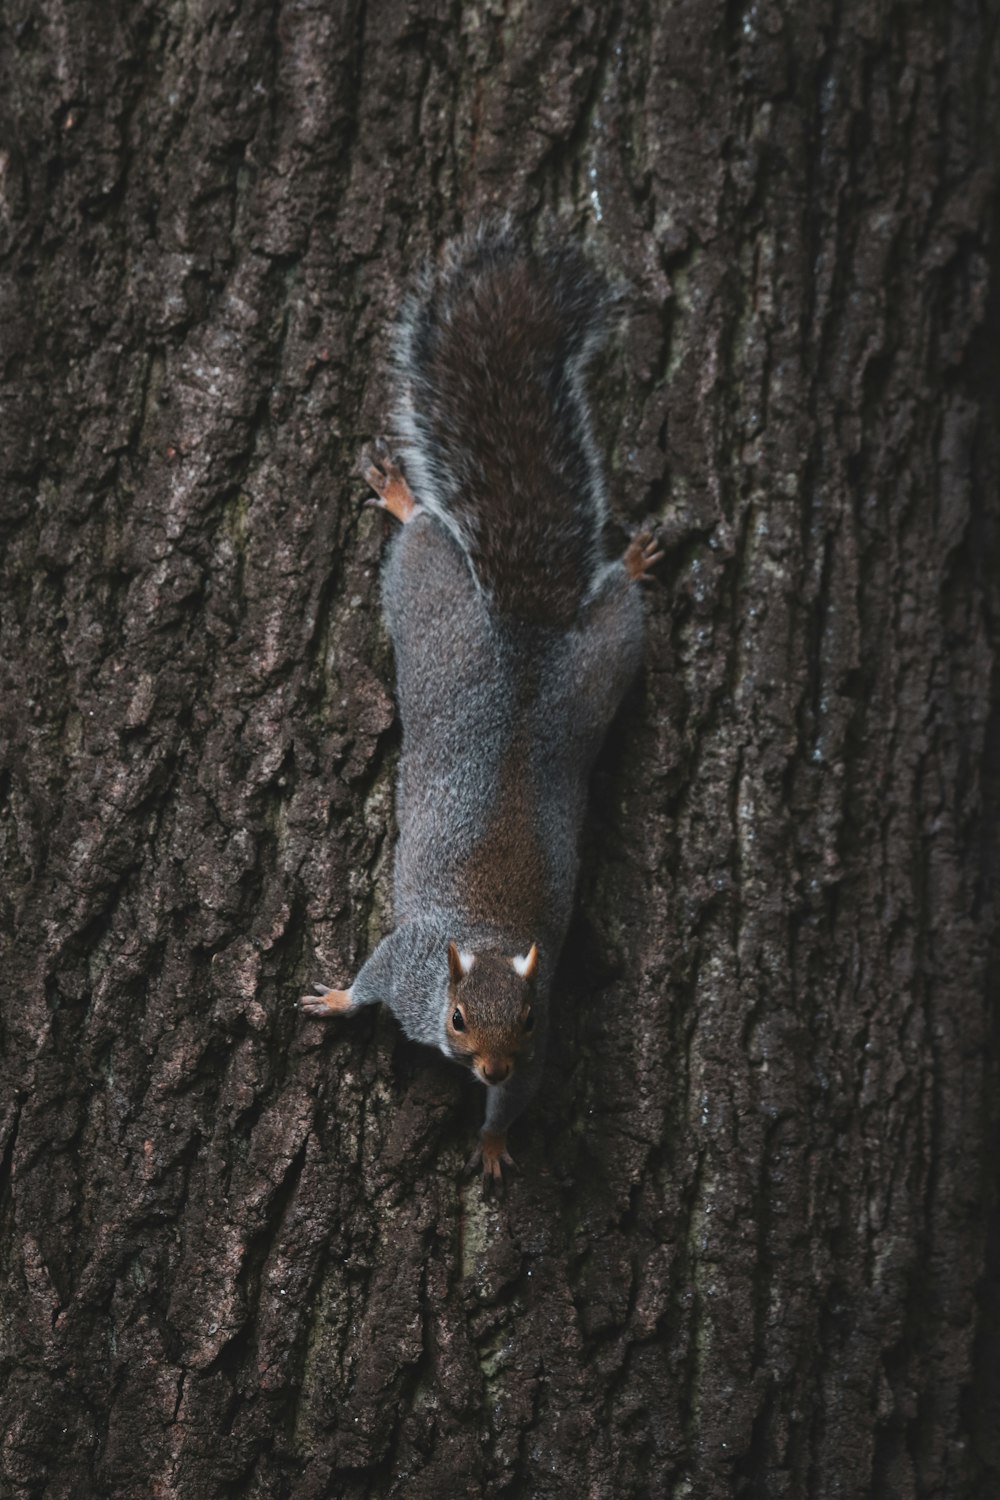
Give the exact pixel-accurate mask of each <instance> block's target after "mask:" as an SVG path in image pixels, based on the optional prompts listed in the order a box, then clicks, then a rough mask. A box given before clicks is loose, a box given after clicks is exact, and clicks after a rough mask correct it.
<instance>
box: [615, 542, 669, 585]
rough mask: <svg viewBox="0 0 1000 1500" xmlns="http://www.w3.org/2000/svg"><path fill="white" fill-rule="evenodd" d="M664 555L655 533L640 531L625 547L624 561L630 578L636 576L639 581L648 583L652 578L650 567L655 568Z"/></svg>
mask: <svg viewBox="0 0 1000 1500" xmlns="http://www.w3.org/2000/svg"><path fill="white" fill-rule="evenodd" d="M662 557H663V553H662V552H661V551H659V549H658V547H657V543H656V538H655V536H654V535H653V533H652V532H651V531H640V532H639V535H638V536H634V537H633V538H632V540H631V541H630V542H629V544H628V546H627V547H626V548H625V556H624V557H623V558H622V562H623V563H624V564H625V571H626V572H627V573H628V576H629V577H630V578H634V579H635V581H636V582H637V583H648V582H649V581H650V578H651V573H650V569H651V568H655V567H656V564H657V563H658V562H659V561H660V559H661V558H662Z"/></svg>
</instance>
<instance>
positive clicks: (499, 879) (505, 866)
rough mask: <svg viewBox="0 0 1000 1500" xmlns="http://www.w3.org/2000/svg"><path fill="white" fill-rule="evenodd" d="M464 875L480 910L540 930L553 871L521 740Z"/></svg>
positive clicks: (500, 921)
mask: <svg viewBox="0 0 1000 1500" xmlns="http://www.w3.org/2000/svg"><path fill="white" fill-rule="evenodd" d="M458 881H459V889H460V890H461V892H462V895H463V898H464V900H465V902H466V905H467V908H468V910H469V911H471V912H473V913H474V914H476V915H479V914H480V913H482V914H483V915H485V916H488V918H489V920H490V922H491V923H495V924H496V925H497V926H498V927H501V928H503V929H504V931H506V932H515V933H518V934H522V935H523V937H524V938H525V939H526V940H528V941H530V940H532V939H533V937H534V934H535V933H537V932H538V931H539V930H540V928H541V926H542V922H543V919H544V916H545V913H546V911H547V910H548V908H549V904H550V890H549V877H548V871H547V868H546V864H545V853H544V850H543V849H542V845H541V840H540V839H539V837H538V831H537V813H536V810H535V788H534V786H533V778H532V774H531V768H530V761H529V759H528V756H527V755H526V754H525V752H524V749H523V747H522V746H521V744H520V743H519V742H518V741H516V740H515V742H514V744H513V745H512V746H511V748H510V750H509V751H508V753H507V755H506V757H505V758H504V761H503V764H502V766H501V768H500V777H499V782H498V785H497V790H496V796H495V798H494V802H493V808H492V811H491V815H490V820H489V822H488V824H487V827H486V831H485V833H484V835H483V837H482V839H480V840H479V842H478V843H477V845H476V847H475V848H474V849H473V851H472V854H471V856H470V857H469V859H468V860H467V861H466V863H465V865H464V867H463V868H462V869H461V870H460V871H459V874H458ZM511 956H513V955H511ZM473 972H475V970H473ZM515 978H517V976H516V975H515Z"/></svg>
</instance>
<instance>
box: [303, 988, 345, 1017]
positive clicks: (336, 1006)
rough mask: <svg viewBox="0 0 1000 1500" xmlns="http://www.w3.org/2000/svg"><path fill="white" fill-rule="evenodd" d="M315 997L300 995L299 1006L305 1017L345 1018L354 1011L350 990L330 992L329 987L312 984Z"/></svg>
mask: <svg viewBox="0 0 1000 1500" xmlns="http://www.w3.org/2000/svg"><path fill="white" fill-rule="evenodd" d="M313 989H314V990H315V991H316V993H315V995H302V996H301V997H300V999H299V1005H300V1006H301V1008H302V1010H303V1011H304V1012H305V1014H306V1015H307V1016H321V1017H327V1016H346V1015H347V1014H348V1013H349V1012H350V1011H352V1010H353V1009H354V1003H353V1001H352V1000H351V992H350V990H331V989H330V987H329V985H326V984H314V985H313Z"/></svg>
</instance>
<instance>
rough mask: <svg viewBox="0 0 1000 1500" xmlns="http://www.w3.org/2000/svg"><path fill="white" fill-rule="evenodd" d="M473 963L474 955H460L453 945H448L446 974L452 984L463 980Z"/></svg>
mask: <svg viewBox="0 0 1000 1500" xmlns="http://www.w3.org/2000/svg"><path fill="white" fill-rule="evenodd" d="M475 961H476V955H475V954H474V953H460V952H459V951H458V949H457V948H456V947H455V944H454V943H449V944H448V973H449V974H450V975H451V981H452V983H453V984H457V983H458V981H459V980H460V979H464V978H465V976H466V974H468V972H469V970H470V969H471V968H472V965H473V964H474V963H475Z"/></svg>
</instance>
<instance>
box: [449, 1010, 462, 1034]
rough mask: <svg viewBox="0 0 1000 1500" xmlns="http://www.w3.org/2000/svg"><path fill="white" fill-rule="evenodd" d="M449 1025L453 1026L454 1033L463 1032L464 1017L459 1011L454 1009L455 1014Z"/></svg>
mask: <svg viewBox="0 0 1000 1500" xmlns="http://www.w3.org/2000/svg"><path fill="white" fill-rule="evenodd" d="M451 1024H452V1025H453V1026H454V1028H455V1030H456V1031H464V1030H465V1017H464V1016H463V1015H462V1012H461V1011H460V1010H458V1009H456V1011H455V1014H454V1015H453V1016H452V1018H451Z"/></svg>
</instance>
